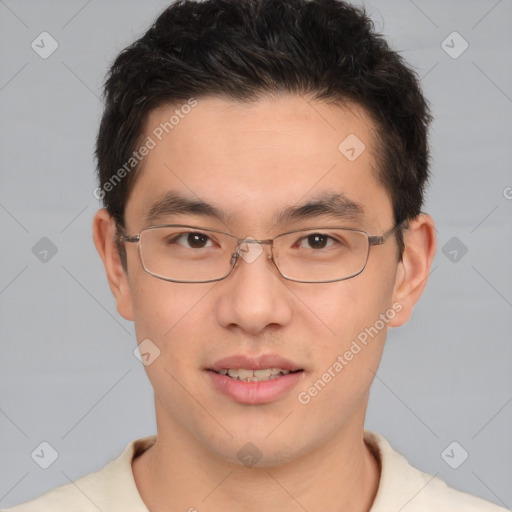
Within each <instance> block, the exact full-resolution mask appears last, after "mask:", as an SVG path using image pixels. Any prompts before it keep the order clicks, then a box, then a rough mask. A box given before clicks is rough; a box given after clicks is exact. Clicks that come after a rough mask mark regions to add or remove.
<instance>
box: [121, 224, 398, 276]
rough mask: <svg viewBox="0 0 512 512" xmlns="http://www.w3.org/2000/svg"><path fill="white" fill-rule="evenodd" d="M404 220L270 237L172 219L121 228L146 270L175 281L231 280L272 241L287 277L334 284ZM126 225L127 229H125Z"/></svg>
mask: <svg viewBox="0 0 512 512" xmlns="http://www.w3.org/2000/svg"><path fill="white" fill-rule="evenodd" d="M404 224H405V223H404V222H401V223H399V224H397V225H396V226H395V227H394V228H393V229H391V230H390V231H388V232H387V233H384V234H383V235H381V236H370V235H369V234H368V233H366V232H365V231H361V230H359V229H352V228H341V227H314V228H310V229H299V230H295V231H289V232H287V233H283V234H281V235H278V236H276V237H275V238H273V239H269V240H254V239H253V238H243V239H241V238H237V237H236V236H234V235H232V234H230V233H225V232H223V231H218V230H216V229H210V228H202V227H198V226H188V225H182V224H166V225H161V226H150V227H147V228H145V229H143V230H142V231H141V232H140V233H139V234H138V235H133V236H130V235H126V234H125V233H124V232H121V233H120V234H119V236H118V240H119V241H120V242H129V243H136V244H137V245H138V249H139V256H140V260H141V263H142V267H143V268H144V270H145V271H146V272H147V273H148V274H151V275H152V276H154V277H157V278H158V279H163V280H164V281H172V282H175V283H211V282H214V281H220V280H222V279H225V278H226V277H227V276H229V274H231V272H232V271H233V269H234V268H235V266H236V265H237V263H238V262H239V261H240V259H241V258H242V259H244V260H245V261H246V262H247V263H252V262H253V261H255V260H256V259H257V258H258V257H259V256H260V255H261V254H262V253H263V252H264V248H263V245H270V247H271V250H270V254H269V256H268V259H271V260H272V261H273V263H274V265H275V266H276V268H277V270H278V271H279V273H280V274H281V276H282V277H284V278H285V279H288V280H290V281H296V282H299V283H331V282H335V281H343V280H345V279H350V278H352V277H355V276H357V275H359V274H360V273H361V272H362V271H363V270H364V269H365V267H366V264H367V262H368V256H369V254H370V247H371V246H372V245H382V244H383V243H384V242H385V241H386V240H387V239H388V238H389V237H390V236H391V235H393V234H394V233H395V232H397V231H398V230H399V229H401V228H402V227H404V228H407V226H405V225H404ZM121 229H122V228H121Z"/></svg>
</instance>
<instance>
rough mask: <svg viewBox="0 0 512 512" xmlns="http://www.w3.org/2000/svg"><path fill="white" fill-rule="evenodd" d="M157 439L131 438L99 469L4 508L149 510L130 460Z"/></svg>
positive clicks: (16, 511) (24, 511) (19, 511)
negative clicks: (134, 476)
mask: <svg viewBox="0 0 512 512" xmlns="http://www.w3.org/2000/svg"><path fill="white" fill-rule="evenodd" d="M155 440H156V436H149V437H146V438H142V439H137V440H135V441H132V442H131V443H129V444H128V445H127V446H126V448H125V449H124V451H123V452H122V453H121V455H120V456H119V457H117V458H116V459H114V460H113V461H111V462H109V463H108V464H107V465H106V466H105V467H103V468H102V469H100V470H99V471H96V472H94V473H89V474H88V475H85V476H83V477H81V478H79V479H77V480H75V481H74V482H71V483H69V484H66V485H63V486H61V487H57V488H56V489H53V490H51V491H49V492H47V493H46V494H43V495H42V496H40V497H38V498H36V499H34V500H31V501H27V502H25V503H22V504H20V505H16V506H15V507H12V508H9V509H6V510H3V511H2V512H69V511H70V510H72V511H73V512H98V510H101V511H102V512H113V511H116V512H117V511H118V510H123V512H147V508H146V507H145V505H144V503H143V501H142V499H141V497H140V494H139V493H138V490H137V486H136V484H135V480H134V478H133V472H132V465H131V463H132V460H133V458H134V457H135V456H137V455H139V454H140V453H142V452H143V451H145V450H146V449H148V448H149V447H150V446H151V445H152V444H154V442H155Z"/></svg>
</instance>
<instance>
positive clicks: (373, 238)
mask: <svg viewBox="0 0 512 512" xmlns="http://www.w3.org/2000/svg"><path fill="white" fill-rule="evenodd" d="M165 227H183V228H191V229H197V230H198V231H209V232H213V233H220V234H223V235H227V236H229V237H231V238H234V239H235V240H236V241H237V248H236V251H235V252H234V253H233V254H232V255H231V259H232V263H231V269H230V270H229V272H228V273H227V274H225V275H224V276H222V277H219V278H216V279H209V280H207V281H180V280H178V279H171V278H167V277H162V276H160V275H158V274H154V273H153V272H150V271H149V270H148V269H147V268H146V266H145V265H144V260H143V258H142V254H141V249H140V239H141V234H142V233H143V232H144V231H147V230H149V229H155V228H165ZM408 227H409V226H408V225H407V222H406V221H402V222H399V223H398V224H396V225H395V227H393V228H392V229H390V230H389V231H387V232H386V233H384V234H382V235H369V234H368V233H367V232H366V231H364V230H362V229H355V228H346V227H343V226H320V227H317V226H315V227H313V228H302V229H294V230H293V231H287V232H286V233H281V234H280V235H277V236H276V237H274V238H269V239H266V240H254V239H252V238H238V237H236V236H235V235H233V234H231V233H227V232H225V231H220V230H218V229H212V228H202V227H200V226H191V225H188V224H160V225H155V226H148V227H146V228H144V229H142V230H141V231H140V232H139V233H138V234H137V235H127V234H125V232H124V228H123V227H122V226H120V225H118V229H121V230H122V231H121V232H118V236H117V240H118V241H119V242H128V243H136V244H137V248H138V253H139V259H140V263H141V265H142V268H143V269H144V271H145V272H147V273H148V274H150V275H151V276H153V277H156V278H157V279H161V280H163V281H169V282H172V283H189V284H196V283H197V284H200V283H214V282H216V281H222V280H223V279H226V278H227V277H228V276H229V275H230V274H231V273H232V272H233V269H234V268H235V267H236V266H237V262H238V261H239V259H240V246H241V245H242V244H247V243H253V244H260V245H270V248H271V250H270V256H269V257H268V258H269V259H271V260H272V262H273V263H274V265H275V267H276V268H277V271H278V272H279V274H280V275H281V276H282V277H284V278H285V279H287V280H288V281H294V282H296V283H310V284H316V283H334V282H338V281H346V280H347V279H352V278H353V277H356V276H358V275H359V274H361V273H362V272H363V271H364V269H365V268H366V265H367V264H368V258H369V256H370V247H371V246H372V245H382V244H383V243H384V242H385V241H386V240H388V239H389V238H390V237H391V236H392V235H393V234H395V233H396V232H397V231H399V230H400V229H402V228H403V229H407V228H408ZM322 229H344V230H346V231H357V232H359V233H362V234H364V235H365V236H366V237H367V239H368V251H367V253H366V259H365V262H364V265H363V267H362V268H361V270H359V271H358V272H355V273H354V274H351V275H349V276H347V277H342V278H339V279H329V280H324V281H304V280H302V279H292V278H290V277H288V276H286V275H284V274H283V273H282V272H281V270H280V269H279V267H278V265H277V263H276V262H275V260H274V253H273V250H272V249H273V243H274V240H275V239H276V238H279V237H281V236H284V235H289V234H292V233H299V232H301V231H314V230H322Z"/></svg>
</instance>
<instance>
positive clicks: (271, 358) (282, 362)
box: [205, 354, 304, 405]
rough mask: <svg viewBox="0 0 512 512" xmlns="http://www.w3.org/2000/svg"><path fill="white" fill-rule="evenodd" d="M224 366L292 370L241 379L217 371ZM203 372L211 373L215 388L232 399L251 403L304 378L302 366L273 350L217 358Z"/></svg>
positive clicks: (261, 401)
mask: <svg viewBox="0 0 512 512" xmlns="http://www.w3.org/2000/svg"><path fill="white" fill-rule="evenodd" d="M223 368H228V369H229V368H233V369H239V368H244V369H246V370H262V369H264V368H280V369H281V370H288V371H290V372H295V373H288V374H286V375H283V376H281V377H279V378H277V379H272V380H267V381H260V382H244V381H241V380H235V379H232V378H231V377H228V376H227V375H221V374H220V373H216V372H219V371H220V370H222V369H223ZM298 370H302V371H298ZM205 373H206V374H207V375H209V376H210V379H211V381H212V384H213V386H214V388H215V389H216V390H217V391H220V392H221V393H222V394H224V395H225V396H227V397H228V398H230V399H231V400H234V401H235V402H238V403H241V404H250V405H258V404H265V403H269V402H273V401H274V400H277V399H278V398H279V397H281V396H283V395H284V394H285V393H286V392H287V391H289V390H290V389H292V388H293V387H295V386H296V385H297V384H298V383H299V381H300V380H301V379H303V378H304V368H301V367H300V365H298V364H296V363H294V362H293V361H290V360H288V359H284V358H283V357H281V356H278V355H276V354H263V355H260V356H255V357H250V356H245V355H242V354H240V355H234V356H230V357H225V358H223V359H219V360H218V361H216V362H215V363H214V364H213V365H211V366H210V367H208V368H205Z"/></svg>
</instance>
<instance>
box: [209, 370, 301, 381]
mask: <svg viewBox="0 0 512 512" xmlns="http://www.w3.org/2000/svg"><path fill="white" fill-rule="evenodd" d="M210 371H212V372H214V373H217V374H219V375H224V376H226V377H229V378H230V379H233V380H238V381H242V382H266V381H269V380H275V379H279V378H280V377H284V376H285V375H288V374H290V373H299V372H303V371H304V370H303V369H300V370H285V369H284V368H262V369H260V370H251V369H246V368H221V369H220V370H219V371H216V370H210Z"/></svg>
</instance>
